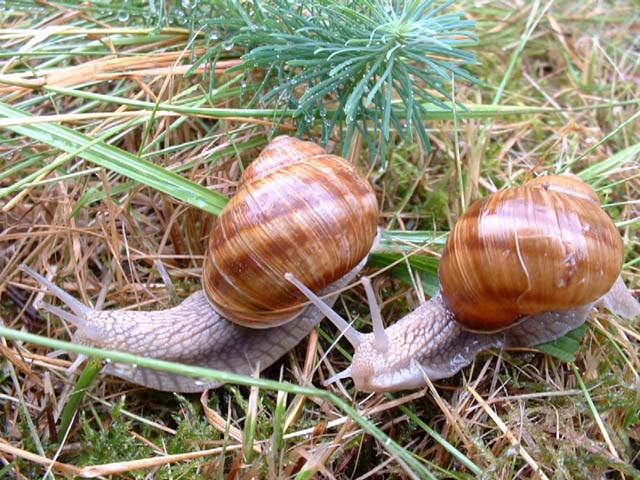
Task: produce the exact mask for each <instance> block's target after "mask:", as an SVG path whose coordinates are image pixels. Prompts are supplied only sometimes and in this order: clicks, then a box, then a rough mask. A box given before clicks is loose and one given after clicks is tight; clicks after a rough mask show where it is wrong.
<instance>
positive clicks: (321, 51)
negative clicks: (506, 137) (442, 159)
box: [230, 0, 476, 161]
mask: <svg viewBox="0 0 640 480" xmlns="http://www.w3.org/2000/svg"><path fill="white" fill-rule="evenodd" d="M436 3H437V2H435V1H433V0H431V1H424V0H404V1H402V0H395V1H389V0H387V1H384V0H353V1H340V0H314V1H307V2H290V1H286V0H272V1H269V2H264V3H263V2H258V1H255V2H253V3H252V4H250V5H251V9H250V11H246V10H245V15H243V18H244V19H245V21H246V22H247V24H246V25H245V26H243V27H241V28H239V29H238V30H237V31H236V32H235V34H234V35H233V36H232V37H231V39H230V40H231V41H232V42H233V44H234V45H243V46H245V47H246V48H247V49H248V52H247V53H246V54H245V55H244V56H243V61H244V62H243V65H242V67H243V68H245V69H247V71H253V70H254V69H255V68H257V67H258V68H260V70H261V71H262V72H266V73H265V74H266V76H265V78H264V79H263V80H262V81H261V82H259V83H258V84H257V85H258V88H257V91H256V95H255V97H254V100H255V101H259V102H260V103H261V104H262V105H263V106H266V105H270V106H273V105H277V106H280V107H286V108H287V109H293V110H294V112H295V113H294V116H295V118H296V119H297V125H298V130H299V133H302V132H303V131H306V130H309V129H311V127H312V126H314V125H317V122H318V121H319V120H321V126H322V137H321V141H322V142H326V140H327V138H328V135H329V134H330V132H332V131H334V129H335V127H336V126H338V127H339V131H340V132H341V134H342V135H343V139H342V144H343V149H344V151H343V152H342V153H343V154H346V150H347V149H348V148H349V146H350V143H351V142H350V140H351V138H352V135H353V134H354V133H355V132H356V131H359V132H360V133H361V134H362V136H363V138H364V139H365V141H366V142H367V145H368V147H369V151H370V154H371V155H372V157H374V156H378V158H380V159H381V160H382V161H383V159H384V157H385V155H384V152H385V150H386V145H387V143H388V142H389V139H390V137H391V132H392V130H393V131H395V132H397V134H399V135H400V136H401V137H402V138H404V139H405V140H407V141H411V140H412V138H413V136H414V132H416V133H417V135H418V138H419V140H420V142H421V143H422V144H423V145H424V146H425V147H427V148H428V146H429V139H428V136H427V131H426V127H425V121H426V120H428V119H427V118H426V114H425V108H424V107H425V105H426V104H434V105H437V106H440V107H443V108H446V109H450V108H451V106H450V103H447V101H448V100H450V86H451V82H452V81H454V79H455V80H457V79H460V78H462V79H465V80H468V81H472V82H473V81H475V79H474V77H473V76H472V75H471V74H469V73H468V72H467V71H466V70H465V68H464V66H465V65H469V64H473V63H475V61H476V60H475V55H474V54H473V53H472V52H469V51H467V50H463V49H462V48H461V47H464V46H467V45H470V44H471V43H473V41H475V39H476V37H475V36H474V35H473V34H472V33H471V32H470V31H469V30H470V29H472V28H473V27H474V22H473V21H471V20H467V19H465V18H464V16H463V14H462V12H454V13H443V11H444V10H445V9H446V8H447V7H449V6H450V5H451V4H452V3H453V0H449V1H445V2H444V3H439V4H436ZM236 6H238V4H236ZM242 8H246V7H242Z"/></svg>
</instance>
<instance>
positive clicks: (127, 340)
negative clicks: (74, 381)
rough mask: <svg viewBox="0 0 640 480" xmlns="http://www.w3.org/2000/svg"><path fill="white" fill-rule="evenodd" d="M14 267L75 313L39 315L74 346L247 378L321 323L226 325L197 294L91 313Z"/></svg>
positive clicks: (131, 374)
mask: <svg viewBox="0 0 640 480" xmlns="http://www.w3.org/2000/svg"><path fill="white" fill-rule="evenodd" d="M365 263H366V259H364V260H362V261H361V262H360V263H359V264H358V265H357V266H356V267H355V268H354V269H352V270H351V271H350V272H348V273H347V274H346V275H344V276H343V277H342V278H340V279H339V280H338V281H336V282H334V283H333V284H332V285H331V286H329V287H327V288H326V289H324V290H323V291H322V292H321V295H323V296H324V298H325V301H326V302H327V303H328V304H330V305H332V304H333V302H335V300H336V299H337V296H338V293H333V292H339V291H340V290H342V289H344V288H345V287H347V286H348V284H349V283H350V282H351V281H352V280H353V279H354V278H355V277H356V275H357V274H358V272H359V271H360V270H361V269H362V268H363V267H364V264H365ZM20 268H21V270H23V271H24V272H26V273H28V274H29V275H31V276H32V277H34V278H35V279H36V280H37V281H38V282H39V283H40V284H41V285H42V286H44V287H45V288H47V290H48V291H49V292H50V293H51V294H53V295H55V296H56V297H58V298H59V299H60V300H61V301H62V302H64V303H65V304H66V305H67V306H68V307H69V308H70V309H71V310H72V311H73V314H70V313H69V312H64V311H61V310H60V309H58V308H57V307H53V308H52V306H51V305H48V304H43V305H42V308H43V309H45V310H48V311H50V312H51V313H54V314H56V315H58V316H61V317H62V318H65V319H66V320H68V321H70V322H71V323H73V324H74V325H75V326H76V327H77V330H76V332H75V334H74V337H73V341H74V343H79V344H82V345H90V346H95V347H100V348H106V349H109V350H119V351H124V352H127V353H132V354H136V355H141V356H144V357H149V358H157V359H161V360H167V361H174V362H180V363H185V364H189V365H198V366H202V367H208V368H213V369H216V370H222V371H227V372H233V373H239V374H245V375H251V374H254V373H255V372H256V370H263V369H265V368H267V367H269V366H270V365H271V364H272V363H274V362H275V361H276V360H278V359H279V358H280V357H282V356H283V355H284V354H285V353H287V352H288V351H289V350H291V349H292V348H293V347H295V346H296V345H297V344H298V343H300V341H301V340H302V339H303V338H305V337H306V336H307V335H308V334H309V332H311V330H312V329H313V328H314V327H315V326H316V325H317V324H318V323H319V322H320V320H322V318H323V317H324V314H322V313H321V312H320V311H319V310H318V309H317V308H316V307H314V306H313V305H310V306H307V307H306V308H305V309H304V310H303V312H302V313H301V314H300V315H299V316H298V317H297V318H296V319H295V321H292V322H290V323H289V324H286V325H282V326H279V327H274V328H271V329H268V330H257V329H252V328H247V327H243V326H240V325H237V324H235V323H233V322H230V321H229V320H227V319H226V318H224V317H222V316H221V315H220V314H219V313H217V312H216V311H215V310H214V309H213V308H211V305H210V304H209V301H208V300H207V298H206V295H205V294H204V292H203V291H202V290H200V291H198V292H195V293H194V294H192V295H191V296H189V297H187V298H186V299H185V300H184V301H183V302H182V303H181V304H180V305H178V306H176V307H174V308H170V309H167V310H160V311H155V312H136V311H123V310H113V311H106V310H94V309H92V308H90V307H88V306H86V305H84V304H82V303H81V302H79V301H78V300H77V299H75V298H74V297H72V296H71V295H69V294H68V293H67V292H65V291H64V290H62V289H61V288H59V287H58V286H56V285H54V284H53V283H51V282H50V281H49V280H47V279H46V278H44V277H42V276H41V275H39V274H38V273H36V272H35V271H33V270H32V269H30V268H28V267H26V266H21V267H20ZM178 319H179V321H178ZM105 373H108V374H110V375H114V376H116V377H118V378H122V379H123V380H128V381H130V382H132V383H136V384H138V385H143V386H145V387H148V388H153V389H155V390H162V391H173V392H184V393H189V392H199V391H202V390H204V389H205V388H215V387H218V386H220V385H221V383H216V382H203V381H198V380H196V379H193V378H191V377H186V376H182V375H176V374H172V373H168V372H163V371H160V370H152V369H147V368H142V367H137V366H131V365H125V364H118V363H114V362H111V363H109V364H108V365H107V366H106V368H105Z"/></svg>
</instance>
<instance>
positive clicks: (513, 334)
mask: <svg viewBox="0 0 640 480" xmlns="http://www.w3.org/2000/svg"><path fill="white" fill-rule="evenodd" d="M279 157H293V158H294V159H295V160H294V162H293V165H294V166H295V165H297V166H296V167H288V166H285V167H284V169H285V170H295V171H299V172H298V174H299V173H300V172H304V173H303V177H302V178H303V179H302V180H299V179H294V180H291V179H288V180H287V181H286V182H285V181H283V182H284V183H285V185H286V187H285V191H284V193H280V194H277V195H276V197H269V198H277V199H279V200H278V202H276V201H275V200H274V201H273V203H272V201H271V200H267V199H266V198H267V197H263V196H262V195H263V194H264V195H266V191H267V184H269V183H270V182H272V181H274V180H275V179H276V178H279V177H280V175H281V173H278V172H279V171H280V170H279V169H280V168H281V167H280V165H279V163H280V160H279ZM318 160H319V161H320V164H321V166H320V167H315V166H311V165H310V164H311V163H312V161H313V162H314V163H315V162H316V161H318ZM274 164H275V165H274ZM334 165H336V166H337V167H336V168H337V169H338V171H337V173H336V171H334V170H333V168H334ZM305 175H307V176H305ZM318 175H319V176H320V177H324V178H323V180H329V182H328V184H329V186H327V187H318V186H317V185H316V184H317V183H318V181H317V180H318ZM247 179H249V182H248V184H247ZM243 180H244V182H245V183H244V184H243V186H242V187H241V188H240V190H239V192H238V195H237V196H236V197H234V199H232V200H231V202H230V203H229V205H228V206H227V207H225V211H224V212H223V214H221V217H220V219H219V221H218V223H217V225H216V227H215V228H214V231H213V237H215V238H213V239H212V240H211V244H210V250H209V253H208V254H207V257H206V260H205V265H204V268H203V270H204V274H203V275H204V277H205V280H204V281H203V284H204V286H205V289H206V290H207V291H209V292H211V291H213V293H208V296H209V298H208V299H207V295H205V294H204V293H203V292H197V293H195V294H193V295H192V296H191V297H189V298H187V299H186V300H185V301H184V302H183V303H182V304H181V305H179V306H178V307H175V308H173V309H170V310H165V311H161V312H111V311H110V312H105V311H95V310H92V309H90V308H89V307H87V306H85V305H84V304H82V303H81V302H79V301H78V300H76V299H74V298H73V297H71V296H70V295H68V294H67V293H65V292H64V291H63V290H61V289H59V288H58V287H56V286H55V285H53V284H52V283H51V282H49V281H48V280H46V279H44V278H43V277H41V276H40V275H38V274H36V273H35V272H33V271H32V270H30V269H27V268H25V271H27V272H28V273H30V274H31V275H33V276H34V277H35V278H36V279H37V280H38V281H39V282H40V283H42V284H43V285H44V286H45V287H46V288H48V289H49V291H50V292H51V293H53V294H54V295H56V296H57V297H58V298H60V299H61V300H62V301H63V302H65V303H66V304H67V306H68V307H69V308H70V309H71V310H73V312H74V313H73V314H70V313H68V312H66V311H64V310H62V309H59V308H57V307H53V306H51V305H48V306H45V308H46V309H48V310H49V311H51V312H53V313H55V314H57V315H59V316H61V317H63V318H66V319H68V320H69V321H71V322H72V323H74V324H75V325H77V326H78V330H77V333H76V337H75V340H76V341H81V342H84V343H91V344H95V345H99V346H103V347H106V348H111V349H118V350H124V351H129V352H133V353H139V354H142V355H146V356H153V357H157V358H163V359H169V360H175V361H181V362H185V363H192V364H199V365H204V366H209V367H212V368H218V369H221V370H228V371H234V372H239V373H252V372H254V371H255V370H256V367H257V366H259V367H260V368H266V367H267V366H268V365H270V364H271V363H273V362H274V361H275V360H277V358H279V357H280V356H281V355H282V354H283V353H284V352H286V351H287V350H289V349H290V348H292V347H293V346H294V345H295V344H297V343H298V342H299V341H300V340H301V339H302V338H303V337H304V336H305V335H306V334H307V333H308V332H309V331H310V330H311V329H312V328H313V326H314V325H315V324H316V323H318V322H319V321H320V320H321V318H323V316H324V315H326V316H327V317H328V318H330V319H331V320H332V321H333V322H334V323H335V324H336V325H337V326H338V327H339V328H340V329H341V330H342V331H343V332H344V334H345V336H346V337H347V338H348V339H349V340H350V341H351V343H352V344H354V347H355V353H354V357H353V361H352V363H351V366H350V367H349V368H348V369H347V370H346V371H344V372H342V373H340V374H338V375H336V376H335V377H334V378H333V380H334V379H337V378H344V377H352V378H353V380H354V383H355V386H356V387H357V388H358V389H360V390H365V391H389V390H400V389H405V388H414V387H419V386H422V385H424V384H425V382H426V378H429V379H432V380H435V379H439V378H443V377H447V376H450V375H453V374H454V373H456V372H457V371H458V370H460V369H461V368H462V367H464V366H465V365H467V364H469V363H470V362H471V361H472V360H473V358H474V357H475V355H476V354H477V353H478V352H479V351H480V350H483V349H486V348H490V347H500V346H524V345H535V344H538V343H542V342H545V341H549V340H551V339H554V338H557V337H559V336H561V335H564V334H565V333H566V332H567V331H569V330H571V329H573V328H575V327H576V326H578V325H580V324H581V323H583V322H584V320H585V318H586V316H587V315H588V313H589V311H590V310H591V308H592V306H593V305H594V304H596V303H597V302H602V303H604V305H605V306H606V307H607V308H609V310H611V311H612V312H614V313H617V314H620V315H622V316H625V317H628V318H631V317H633V316H635V315H638V314H639V313H640V304H638V302H637V301H636V300H635V299H634V298H633V297H632V295H631V294H630V292H629V291H628V290H627V288H626V287H625V285H624V283H623V282H622V280H621V278H620V270H621V265H622V243H621V239H620V236H619V234H618V232H617V230H616V228H615V225H614V224H613V222H612V221H611V219H610V218H609V217H608V216H607V215H606V214H605V213H604V211H603V210H602V208H601V207H600V205H599V203H598V199H597V197H596V195H595V193H594V192H593V190H592V189H591V188H590V187H589V186H587V185H586V184H584V183H583V182H582V181H580V180H579V179H578V178H577V177H573V176H550V177H541V178H538V179H536V180H534V181H532V182H529V183H528V184H526V185H525V186H523V187H520V188H513V189H507V190H503V191H500V192H497V193H496V194H494V195H491V196H489V197H487V198H485V199H483V200H481V201H479V202H477V203H475V204H474V205H472V206H471V207H470V208H469V209H468V210H467V212H466V213H465V214H464V215H463V217H462V218H461V219H460V220H459V222H458V223H457V225H456V226H455V228H454V229H453V231H452V232H451V234H450V236H449V239H448V241H447V245H446V247H445V250H444V252H443V256H442V259H441V266H440V270H439V277H440V281H441V285H442V291H441V293H440V294H438V295H436V296H435V297H433V298H432V299H431V300H429V301H428V302H426V303H424V304H422V305H420V306H419V307H418V308H417V309H416V310H414V311H413V312H411V313H410V314H408V315H407V316H406V317H404V318H402V319H401V320H399V321H398V322H396V323H395V324H393V325H392V326H390V327H389V328H387V329H386V330H385V329H384V328H383V326H382V321H381V320H380V318H379V313H378V312H377V309H376V305H375V301H373V300H371V301H370V303H371V305H372V318H373V319H374V322H373V323H374V332H373V333H371V334H362V333H359V332H356V331H354V330H353V329H352V328H351V327H350V326H349V325H348V324H347V323H346V322H345V321H344V320H342V319H340V317H338V316H337V315H336V314H335V312H333V311H332V310H331V307H330V303H331V302H332V301H334V300H335V295H336V294H335V292H336V291H338V290H339V289H340V288H342V287H344V286H345V285H346V284H348V283H349V282H350V281H351V280H352V279H353V278H354V277H355V276H356V275H357V273H358V271H359V270H360V268H361V267H362V266H363V264H364V262H365V258H366V255H367V253H368V251H369V249H370V248H371V245H372V242H373V239H374V236H375V226H376V218H377V207H376V202H375V196H374V195H373V192H372V190H371V189H370V187H369V185H368V184H367V182H366V180H364V179H363V178H361V177H360V176H359V175H358V174H357V172H356V170H355V169H354V168H353V167H351V166H350V165H349V164H347V163H346V162H344V161H343V160H341V159H339V158H338V157H334V156H330V155H326V154H325V153H324V151H323V150H322V149H321V148H320V147H317V146H314V145H313V144H310V143H308V142H301V141H299V140H295V139H290V138H288V137H278V138H277V139H275V140H274V141H273V142H272V143H271V144H270V145H269V146H267V148H266V149H265V150H264V151H263V153H262V154H261V155H260V157H259V158H258V159H256V161H255V162H254V163H253V164H252V166H251V167H250V168H249V169H247V171H246V172H245V174H244V175H243ZM254 182H257V183H254ZM287 182H290V183H287ZM291 182H292V183H291ZM274 183H276V182H275V181H274ZM247 185H249V186H247ZM310 186H313V187H314V188H319V189H320V190H321V191H322V192H323V193H321V194H316V193H310V191H307V192H306V193H304V194H300V195H299V196H295V195H294V194H293V192H294V191H297V189H298V187H304V188H307V187H310ZM263 188H264V190H263ZM329 193H331V194H332V195H333V194H337V196H338V198H339V199H340V200H339V202H338V203H346V204H348V205H347V206H345V212H347V213H345V217H344V218H342V214H340V215H337V214H335V217H334V207H333V206H332V205H333V204H332V202H333V201H334V200H330V199H328V197H325V195H328V194H329ZM315 195H320V196H318V197H316V196H315ZM294 196H295V198H293V197H294ZM351 197H355V198H351ZM305 198H306V200H305ZM346 198H349V201H348V202H345V199H346ZM247 202H248V203H247ZM282 202H283V203H282ZM254 203H255V205H257V206H260V207H261V209H260V211H261V212H262V208H265V209H266V212H267V213H266V214H265V213H256V212H257V210H254V209H253V206H249V204H251V205H253V204H254ZM238 205H241V206H242V207H243V208H245V209H248V210H247V211H244V213H240V214H237V213H228V212H235V209H236V208H237V207H238ZM330 205H331V206H330ZM289 208H294V209H296V208H297V209H299V210H300V211H304V212H305V213H306V214H308V216H309V219H310V220H311V221H312V222H318V223H317V224H314V225H315V226H314V227H313V228H309V227H306V226H298V227H292V226H290V224H289V223H287V222H289V220H290V218H291V216H290V214H289V213H287V212H285V210H287V209H289ZM282 209H285V210H282ZM240 211H241V212H243V210H242V208H241V209H240ZM247 212H248V213H247ZM265 215H266V216H265ZM349 215H351V217H349ZM236 217H238V218H239V219H240V220H242V221H248V220H250V222H249V224H245V225H244V226H242V227H240V229H239V230H238V232H240V233H233V232H234V231H235V230H233V229H235V228H236V227H232V226H231V225H232V223H233V222H232V219H235V218H236ZM326 217H329V220H326ZM338 217H340V220H339V221H337V220H336V221H335V222H334V221H333V219H334V218H338ZM348 217H349V218H348ZM294 218H296V220H299V221H296V222H293V224H294V225H301V223H300V222H306V221H308V219H304V220H303V219H302V218H299V216H298V214H294ZM285 219H286V220H285ZM327 221H328V223H329V224H331V227H332V228H333V227H337V230H332V231H329V230H328V227H327ZM280 222H283V223H280ZM271 223H273V224H274V225H275V226H276V228H275V232H279V233H285V235H284V237H285V238H280V237H274V238H272V237H271V236H270V235H272V233H269V234H267V233H265V232H264V231H263V226H264V225H267V224H271ZM314 229H316V230H319V233H317V235H318V237H317V238H319V241H317V240H314V239H313V238H312V237H314V235H316V234H315V233H314V234H313V235H312V232H314V231H315V230H314ZM335 232H339V233H335ZM220 234H222V236H216V235H220ZM250 234H251V235H253V234H257V236H258V238H259V239H260V241H259V243H258V245H259V246H257V247H249V249H248V250H246V249H245V248H246V243H247V242H246V239H247V238H248V237H249V236H250ZM223 238H224V240H222V239H223ZM314 238H315V237H314ZM308 242H310V243H308ZM313 242H317V243H313ZM355 245H357V246H355ZM321 248H322V249H323V250H322V252H328V253H321V250H320V249H321ZM346 251H348V252H355V253H354V254H353V255H351V254H350V255H347V257H348V259H347V260H346V261H345V263H344V264H343V265H341V266H340V267H334V266H333V264H331V266H329V265H328V264H327V265H325V263H328V262H324V261H323V260H322V259H324V258H331V259H333V258H334V257H336V258H338V257H342V253H343V252H346ZM221 252H222V253H221ZM300 252H302V253H300ZM271 253H275V254H277V255H279V256H280V257H282V256H284V257H290V258H287V260H288V261H290V262H291V263H290V264H289V263H286V262H285V263H276V264H274V265H275V266H269V267H267V270H270V271H271V273H273V278H274V279H275V280H276V281H277V285H278V286H277V287H272V286H267V284H266V283H261V282H262V280H257V279H256V278H254V273H253V272H254V267H255V265H254V264H255V263H260V261H261V259H262V258H264V257H266V256H268V254H271ZM227 254H231V258H236V260H233V261H232V262H231V263H230V264H229V265H230V266H229V267H225V266H224V264H223V263H222V262H221V260H220V258H219V257H218V256H217V255H222V257H225V258H226V255H227ZM233 255H239V256H238V257H233ZM324 268H327V269H328V272H329V273H326V272H325V270H324ZM236 274H239V275H240V277H241V278H242V279H243V280H245V282H244V283H246V284H248V287H247V288H248V290H243V289H244V288H245V287H239V286H238V285H237V284H235V283H234V281H232V280H230V278H231V277H232V276H233V275H236ZM285 277H286V279H287V280H288V282H287V281H284V278H285ZM363 280H364V282H363V283H364V284H365V289H366V290H367V293H368V296H369V297H370V298H373V294H372V290H371V288H370V286H369V285H368V280H366V279H363ZM283 281H284V283H283ZM293 285H295V286H296V288H295V289H294V290H290V289H288V288H287V287H288V286H293ZM307 287H310V288H311V290H309V288H307ZM312 290H313V291H315V292H318V291H319V292H320V293H319V294H320V295H326V294H328V295H329V296H328V297H327V296H325V297H324V298H325V302H329V304H327V303H325V302H323V301H322V300H320V299H319V298H318V297H317V296H316V295H315V294H314V293H313V291H312ZM298 291H299V292H303V293H304V295H305V296H307V297H308V298H309V299H311V301H312V302H313V306H307V307H304V308H303V309H302V311H300V308H301V307H300V304H301V298H303V297H300V296H298ZM332 294H333V295H332ZM492 299H497V300H496V301H492ZM247 306H249V307H250V308H247ZM218 311H219V312H221V313H218ZM253 312H258V313H255V314H254V313H253ZM225 317H229V318H232V317H233V318H234V319H235V320H236V321H237V322H240V324H241V325H239V324H236V323H231V322H229V321H228V320H226V319H225ZM264 322H266V323H264ZM274 324H275V325H278V326H276V327H273V328H262V329H255V328H248V327H247V326H251V327H255V326H256V325H262V326H265V325H266V326H270V325H274ZM242 325H245V326H242ZM109 368H110V372H111V373H113V374H115V375H117V376H119V377H122V378H125V379H128V380H131V381H133V382H135V383H139V384H142V385H146V386H148V387H152V388H156V389H160V390H175V391H198V390H202V389H203V388H205V387H206V386H211V385H206V384H203V383H197V382H195V383H194V381H193V380H192V379H188V378H186V377H180V376H175V375H171V374H166V373H162V372H156V371H151V370H146V369H141V368H135V367H133V368H129V367H126V366H114V365H110V366H109Z"/></svg>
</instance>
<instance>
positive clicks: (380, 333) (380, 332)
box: [362, 277, 389, 352]
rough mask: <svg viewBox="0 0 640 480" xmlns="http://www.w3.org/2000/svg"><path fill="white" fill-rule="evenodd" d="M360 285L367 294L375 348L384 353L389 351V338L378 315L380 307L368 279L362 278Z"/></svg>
mask: <svg viewBox="0 0 640 480" xmlns="http://www.w3.org/2000/svg"><path fill="white" fill-rule="evenodd" d="M362 285H363V286H364V291H365V292H366V294H367V301H368V303H369V311H370V312H371V323H372V324H373V336H374V339H375V347H376V349H378V350H379V351H380V352H386V351H387V350H388V349H389V337H387V334H386V332H385V331H384V323H383V322H382V315H380V306H379V305H378V300H377V299H376V294H375V292H374V291H373V287H372V286H371V280H370V279H369V277H362Z"/></svg>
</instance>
